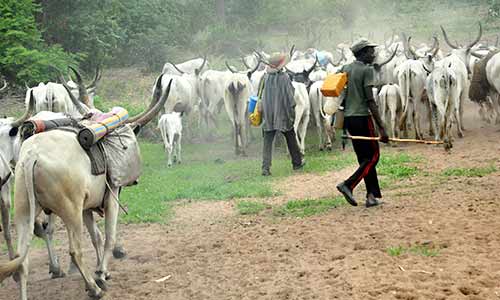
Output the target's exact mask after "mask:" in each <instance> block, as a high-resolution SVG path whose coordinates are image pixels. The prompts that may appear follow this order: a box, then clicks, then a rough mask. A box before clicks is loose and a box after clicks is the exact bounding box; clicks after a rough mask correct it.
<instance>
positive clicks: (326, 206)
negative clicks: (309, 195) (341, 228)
mask: <svg viewBox="0 0 500 300" xmlns="http://www.w3.org/2000/svg"><path fill="white" fill-rule="evenodd" d="M341 205H345V201H344V198H343V197H336V198H333V199H316V200H312V199H306V200H292V201H288V202H287V203H285V204H284V205H282V206H280V207H277V208H276V209H275V210H274V215H276V216H281V217H287V216H291V217H297V218H305V217H310V216H313V215H317V214H322V213H325V212H326V211H328V210H330V209H332V208H336V207H339V206H341Z"/></svg>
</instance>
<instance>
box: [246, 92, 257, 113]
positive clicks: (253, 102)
mask: <svg viewBox="0 0 500 300" xmlns="http://www.w3.org/2000/svg"><path fill="white" fill-rule="evenodd" d="M258 99H259V98H257V96H250V99H248V112H249V113H253V111H254V110H255V105H256V104H257V100H258Z"/></svg>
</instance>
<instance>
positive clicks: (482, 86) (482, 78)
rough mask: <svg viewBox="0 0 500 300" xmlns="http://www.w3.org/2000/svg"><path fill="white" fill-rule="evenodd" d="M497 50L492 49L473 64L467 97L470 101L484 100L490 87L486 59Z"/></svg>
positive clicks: (479, 101)
mask: <svg viewBox="0 0 500 300" xmlns="http://www.w3.org/2000/svg"><path fill="white" fill-rule="evenodd" d="M498 52H499V51H492V52H490V53H488V55H486V56H485V57H484V58H482V59H481V60H479V61H478V62H477V63H475V64H474V72H473V75H472V80H471V83H470V89H469V98H470V100H471V101H474V102H477V103H481V102H483V101H486V97H487V96H488V91H489V89H490V84H489V82H488V77H487V76H486V64H488V61H489V60H490V59H491V58H492V57H493V56H494V55H495V54H497V53H498Z"/></svg>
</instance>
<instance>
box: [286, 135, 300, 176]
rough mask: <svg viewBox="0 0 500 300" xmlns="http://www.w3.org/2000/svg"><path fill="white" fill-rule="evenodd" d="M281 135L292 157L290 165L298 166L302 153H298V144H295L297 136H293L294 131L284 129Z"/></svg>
mask: <svg viewBox="0 0 500 300" xmlns="http://www.w3.org/2000/svg"><path fill="white" fill-rule="evenodd" d="M283 135H284V136H285V139H286V144H287V146H288V152H290V156H291V157H292V165H293V167H294V168H300V167H301V166H302V154H301V153H300V148H299V145H298V144H297V138H296V137H295V131H293V129H292V130H290V131H285V132H283Z"/></svg>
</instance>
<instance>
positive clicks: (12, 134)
mask: <svg viewBox="0 0 500 300" xmlns="http://www.w3.org/2000/svg"><path fill="white" fill-rule="evenodd" d="M18 132H19V127H12V128H11V129H10V131H9V136H16V135H17V133H18Z"/></svg>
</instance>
